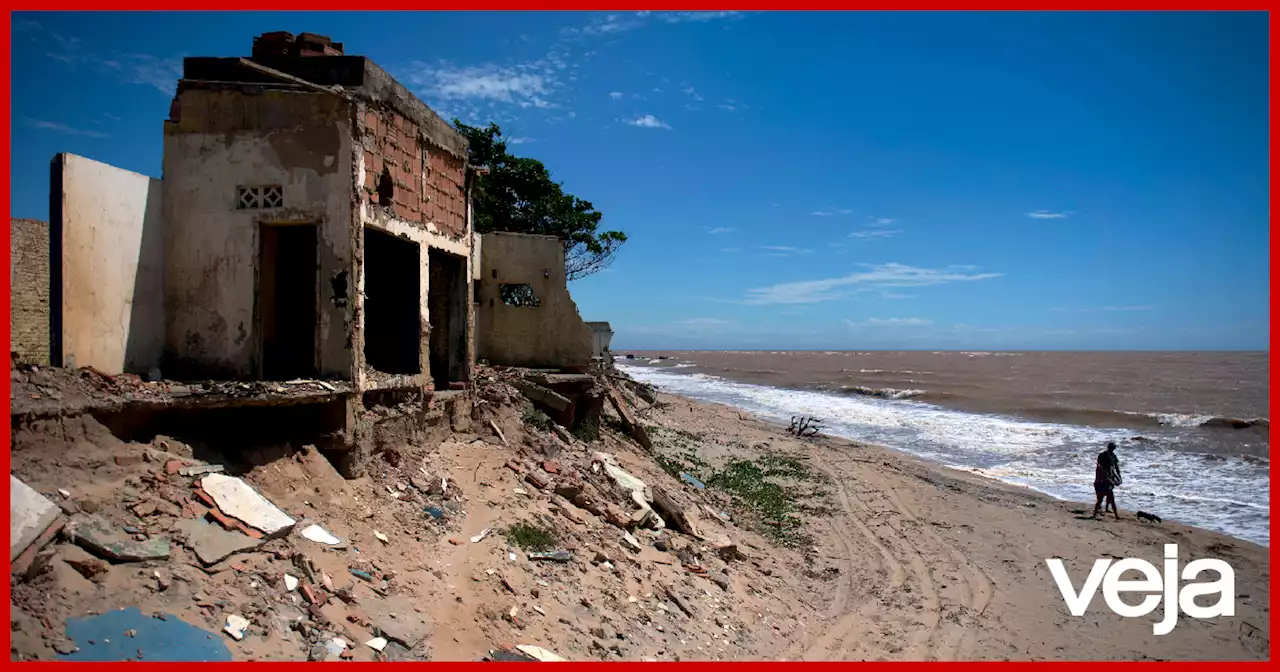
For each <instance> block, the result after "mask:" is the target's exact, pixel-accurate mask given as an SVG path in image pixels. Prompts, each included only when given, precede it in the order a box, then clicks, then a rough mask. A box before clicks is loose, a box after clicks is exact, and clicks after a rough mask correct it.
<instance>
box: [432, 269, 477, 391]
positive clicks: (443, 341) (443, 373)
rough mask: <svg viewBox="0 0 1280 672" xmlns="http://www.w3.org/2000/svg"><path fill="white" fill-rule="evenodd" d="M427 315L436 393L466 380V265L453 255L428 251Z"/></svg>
mask: <svg viewBox="0 0 1280 672" xmlns="http://www.w3.org/2000/svg"><path fill="white" fill-rule="evenodd" d="M427 267H428V269H429V272H430V275H429V276H428V282H427V315H428V317H429V319H430V320H431V378H432V381H433V382H434V383H435V388H436V389H437V390H447V389H449V382H450V381H465V380H466V379H467V302H468V300H469V299H468V297H467V275H466V274H467V263H466V259H465V258H463V257H459V256H458V255H455V254H449V253H447V252H441V251H440V250H435V249H433V250H430V251H429V252H428V253H427Z"/></svg>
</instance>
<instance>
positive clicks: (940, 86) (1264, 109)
mask: <svg viewBox="0 0 1280 672" xmlns="http://www.w3.org/2000/svg"><path fill="white" fill-rule="evenodd" d="M13 22H14V32H13V70H12V72H13V79H12V81H13V105H12V109H13V155H12V158H11V162H12V175H13V179H12V182H11V187H10V189H11V194H12V203H13V205H12V209H13V215H14V216H19V217H38V218H45V217H47V214H48V213H47V210H48V205H47V197H48V196H47V195H48V163H49V160H50V159H51V158H52V156H53V155H54V154H55V153H57V152H60V151H67V152H73V153H77V154H81V155H84V156H88V157H90V158H94V159H97V160H100V161H105V162H108V163H112V164H115V165H117V166H121V167H124V168H128V169H131V170H135V171H139V172H143V173H147V174H151V175H155V176H159V174H160V156H161V140H162V137H161V132H162V121H163V119H164V118H165V117H166V116H167V115H168V107H169V102H170V99H171V97H172V94H173V91H174V85H175V82H176V79H177V77H178V76H179V74H180V72H181V58H182V57H183V56H233V55H248V52H249V49H250V45H251V42H252V38H253V37H254V36H255V35H257V34H259V33H262V32H266V31H271V30H289V31H292V32H295V33H296V32H303V31H309V32H315V33H321V34H325V35H330V36H331V37H333V38H334V39H335V40H337V41H341V42H343V43H345V46H346V50H347V52H348V53H355V54H363V55H366V56H369V57H371V58H373V59H374V60H375V61H377V62H378V63H379V64H380V65H382V66H383V67H384V68H386V69H387V70H388V71H390V72H391V73H392V74H394V75H396V76H397V77H398V78H400V79H401V81H403V82H404V83H405V84H406V85H407V86H409V87H410V88H411V89H413V90H414V91H415V92H416V93H417V94H418V95H419V96H420V97H421V98H422V99H423V100H424V101H426V102H427V103H428V104H429V105H431V106H432V107H433V108H435V109H436V110H437V111H438V112H440V113H441V114H442V115H444V116H446V118H448V117H449V116H453V115H456V116H461V117H463V118H464V119H465V120H468V121H472V122H478V123H483V122H487V121H489V120H493V121H496V122H497V123H499V124H500V125H501V126H502V128H503V130H504V133H505V134H506V135H507V136H509V137H510V138H512V139H513V141H515V142H517V143H518V144H514V145H512V149H513V150H514V151H515V152H516V153H518V154H525V155H529V156H533V157H536V158H538V159H541V160H542V161H543V162H545V163H546V164H547V166H548V167H549V168H550V169H551V170H552V172H553V174H554V175H555V177H556V178H557V179H558V180H561V181H563V183H564V184H565V187H566V189H568V190H569V191H570V192H572V193H574V194H576V195H578V196H580V197H582V198H585V199H587V200H589V201H591V202H592V203H594V204H595V205H596V207H597V208H598V209H599V210H600V211H602V212H603V213H604V215H605V218H604V222H605V225H606V227H608V228H617V229H621V230H623V231H625V232H627V234H628V235H629V236H630V237H631V240H630V242H628V243H627V245H625V246H624V247H623V249H622V251H621V252H620V253H619V255H618V258H617V261H616V263H615V264H614V265H613V266H612V267H611V268H610V269H608V270H607V271H606V272H603V273H599V274H597V275H595V276H591V277H589V278H586V279H584V280H581V281H578V282H576V283H574V284H573V285H572V287H571V289H572V291H573V294H574V297H575V299H576V300H577V302H578V305H579V308H580V311H581V312H582V314H583V316H584V318H586V319H589V320H607V321H610V322H612V324H613V326H614V330H615V332H616V334H617V335H616V337H615V339H614V346H615V349H626V348H636V349H640V348H654V349H685V348H714V349H720V348H725V349H746V348H767V349H791V348H794V349H881V348H889V349H916V348H925V349H998V348H1005V349H1100V348H1101V349H1148V348H1150V349H1165V348H1185V349H1236V348H1250V349H1264V348H1266V347H1267V342H1268V322H1269V293H1268V292H1269V290H1268V277H1269V276H1268V273H1269V271H1268V259H1269V255H1268V243H1269V237H1268V231H1269V220H1268V213H1269V204H1268V193H1269V192H1268V179H1269V178H1268V156H1267V153H1268V137H1269V136H1268V74H1267V67H1268V66H1267V39H1268V36H1267V19H1266V15H1265V14H1260V13H1259V14H1203V13H1201V14H1173V13H1161V14H1145V13H1124V14H1122V13H1115V14H1091V13H1078V14H1059V13H1027V14H997V13H981V14H977V13H975V14H959V13H840V14H824V13H780V14H760V13H732V12H651V13H649V12H640V13H636V12H628V13H618V14H605V13H559V12H557V13H512V14H503V13H484V14H480V13H442V14H431V13H418V14H377V13H367V14H354V13H353V14H333V13H225V14H210V13H172V14H125V13H114V14H83V13H57V14H53V13H15V14H14V15H13Z"/></svg>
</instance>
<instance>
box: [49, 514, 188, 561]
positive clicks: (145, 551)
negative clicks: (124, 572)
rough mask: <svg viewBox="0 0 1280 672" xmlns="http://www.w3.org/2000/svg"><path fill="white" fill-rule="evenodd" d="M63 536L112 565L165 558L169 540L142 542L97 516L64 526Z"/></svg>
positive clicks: (150, 539)
mask: <svg viewBox="0 0 1280 672" xmlns="http://www.w3.org/2000/svg"><path fill="white" fill-rule="evenodd" d="M67 536H69V537H70V538H71V540H72V541H73V542H75V543H76V544H79V545H80V546H81V547H83V548H84V549H85V550H87V551H89V552H90V553H93V554H94V555H97V556H98V557H101V558H105V559H107V560H110V561H112V562H145V561H147V560H165V559H167V558H168V557H169V540H168V539H165V538H164V537H150V538H146V539H144V540H143V541H138V540H137V539H134V538H131V537H127V536H124V535H122V534H120V533H119V532H116V530H115V526H113V525H112V524H111V523H108V522H107V521H105V520H103V519H101V518H99V517H97V516H85V517H78V518H75V519H73V520H72V521H71V524H70V525H68V526H67Z"/></svg>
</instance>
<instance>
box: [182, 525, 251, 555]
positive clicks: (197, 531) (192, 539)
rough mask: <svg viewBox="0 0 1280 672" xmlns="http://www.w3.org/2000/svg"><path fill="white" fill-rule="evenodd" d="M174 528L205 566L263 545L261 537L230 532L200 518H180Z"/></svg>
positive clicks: (184, 543)
mask: <svg viewBox="0 0 1280 672" xmlns="http://www.w3.org/2000/svg"><path fill="white" fill-rule="evenodd" d="M174 529H176V530H178V531H180V532H181V533H182V534H183V536H184V537H185V539H186V541H185V542H183V545H184V546H186V547H187V548H189V549H191V550H192V552H194V553H195V554H196V557H197V558H199V560H200V562H202V563H204V564H205V566H209V565H216V564H218V563H219V562H222V561H223V560H225V559H227V558H228V557H230V556H232V555H235V554H236V553H244V552H245V551H251V550H253V549H255V548H257V547H259V546H261V545H262V540H261V539H254V538H252V537H248V536H245V535H243V534H239V533H237V532H228V531H226V530H224V529H222V528H220V527H218V526H216V525H209V524H208V523H203V522H200V521H198V520H180V521H178V523H177V524H176V525H175V526H174Z"/></svg>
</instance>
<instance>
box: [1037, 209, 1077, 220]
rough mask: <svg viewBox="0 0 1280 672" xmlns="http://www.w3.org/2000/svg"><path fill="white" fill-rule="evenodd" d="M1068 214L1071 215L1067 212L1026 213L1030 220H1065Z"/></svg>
mask: <svg viewBox="0 0 1280 672" xmlns="http://www.w3.org/2000/svg"><path fill="white" fill-rule="evenodd" d="M1070 214H1071V213H1069V212H1050V211H1048V210H1036V211H1035V212H1028V213H1027V216H1028V217H1030V218H1031V219H1066V218H1067V216H1068V215H1070Z"/></svg>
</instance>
